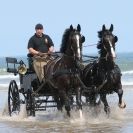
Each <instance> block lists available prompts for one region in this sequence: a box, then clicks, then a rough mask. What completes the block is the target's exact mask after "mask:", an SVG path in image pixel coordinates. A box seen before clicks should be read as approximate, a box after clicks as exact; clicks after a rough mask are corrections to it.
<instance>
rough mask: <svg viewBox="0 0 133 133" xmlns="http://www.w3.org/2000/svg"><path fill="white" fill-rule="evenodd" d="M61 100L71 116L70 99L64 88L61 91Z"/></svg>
mask: <svg viewBox="0 0 133 133" xmlns="http://www.w3.org/2000/svg"><path fill="white" fill-rule="evenodd" d="M60 101H61V104H62V106H63V105H65V109H66V111H67V115H68V116H69V117H70V110H71V109H70V100H69V98H68V96H67V94H66V92H65V91H64V90H61V91H60Z"/></svg>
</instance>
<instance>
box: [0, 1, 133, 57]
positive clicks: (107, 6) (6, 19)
mask: <svg viewBox="0 0 133 133" xmlns="http://www.w3.org/2000/svg"><path fill="white" fill-rule="evenodd" d="M132 14H133V0H110V1H107V0H21V1H20V0H1V3H0V57H3V56H4V57H5V56H25V55H27V53H28V50H27V44H28V40H29V38H30V37H31V36H32V35H34V33H35V29H34V27H35V25H36V24H37V23H41V24H43V26H44V33H45V34H48V35H49V36H50V37H51V38H52V40H53V42H54V45H55V51H58V50H59V48H60V44H61V40H62V35H63V33H64V31H65V29H66V28H68V27H69V26H70V25H71V24H72V25H73V27H77V25H78V24H80V25H81V33H82V34H83V35H84V36H85V38H86V41H85V43H84V46H85V45H91V44H96V43H97V42H98V40H99V38H98V36H97V31H99V30H101V29H102V25H103V24H105V25H106V27H107V28H109V27H110V25H111V24H113V25H114V31H113V33H114V34H115V35H117V36H118V42H117V45H116V52H133V44H132V42H133V15H132ZM83 53H85V54H91V53H97V48H96V46H91V47H84V48H83Z"/></svg>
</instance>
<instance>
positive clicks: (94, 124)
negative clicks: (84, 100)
mask: <svg viewBox="0 0 133 133" xmlns="http://www.w3.org/2000/svg"><path fill="white" fill-rule="evenodd" d="M123 88H124V96H123V99H124V101H125V102H126V104H127V107H126V108H125V109H119V108H118V106H117V104H118V97H117V94H115V93H114V94H112V95H108V97H107V98H108V101H109V105H110V107H111V114H110V117H109V118H107V116H106V115H105V113H104V111H103V106H102V105H101V107H100V108H99V110H100V111H99V113H98V114H97V115H95V113H94V110H93V109H90V108H84V109H83V118H82V119H80V118H79V112H77V111H74V110H73V111H72V117H71V118H67V117H66V115H65V112H64V113H60V112H58V111H56V109H50V110H48V111H46V112H37V115H36V117H28V118H27V117H26V112H25V109H24V105H23V106H22V107H21V112H20V114H19V115H18V116H17V115H14V116H12V117H10V116H8V115H7V112H6V111H7V102H6V101H7V89H5V88H0V133H107V132H108V133H132V131H133V103H132V101H133V86H124V87H123Z"/></svg>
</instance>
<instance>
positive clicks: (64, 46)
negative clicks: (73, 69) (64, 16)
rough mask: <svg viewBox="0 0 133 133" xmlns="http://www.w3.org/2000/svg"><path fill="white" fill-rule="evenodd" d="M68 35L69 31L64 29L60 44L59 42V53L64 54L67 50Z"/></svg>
mask: <svg viewBox="0 0 133 133" xmlns="http://www.w3.org/2000/svg"><path fill="white" fill-rule="evenodd" d="M69 35H70V29H66V30H65V32H64V34H63V37H62V42H61V46H60V52H61V53H65V51H66V49H67V41H68V38H69Z"/></svg>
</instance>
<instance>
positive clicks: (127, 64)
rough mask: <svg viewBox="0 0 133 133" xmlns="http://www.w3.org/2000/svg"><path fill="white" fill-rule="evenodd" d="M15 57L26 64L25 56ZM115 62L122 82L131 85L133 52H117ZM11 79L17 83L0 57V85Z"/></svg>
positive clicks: (16, 77) (132, 81) (7, 82)
mask: <svg viewBox="0 0 133 133" xmlns="http://www.w3.org/2000/svg"><path fill="white" fill-rule="evenodd" d="M90 56H91V55H90ZM93 56H95V55H93ZM96 56H97V55H96ZM15 58H17V60H18V61H21V60H23V61H24V63H25V64H26V65H27V64H28V61H27V57H26V56H18V57H15ZM116 64H118V66H119V67H120V69H121V72H122V84H123V85H133V53H132V52H131V53H119V54H117V58H116ZM12 79H15V80H16V81H17V82H18V83H19V81H18V75H16V76H14V75H13V74H11V73H7V64H6V60H5V57H0V86H1V87H7V86H8V85H9V82H10V80H12Z"/></svg>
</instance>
